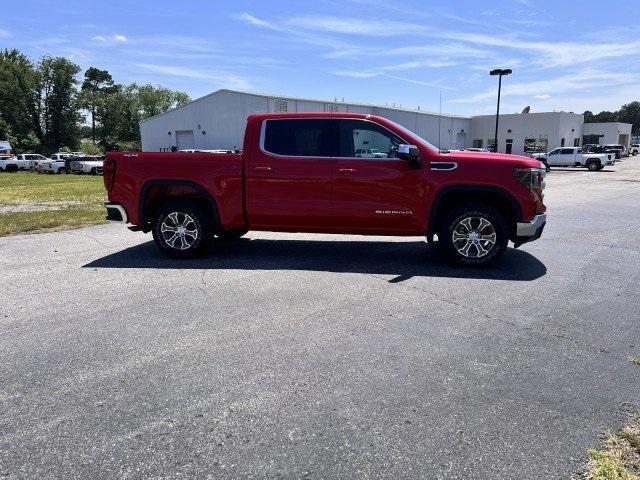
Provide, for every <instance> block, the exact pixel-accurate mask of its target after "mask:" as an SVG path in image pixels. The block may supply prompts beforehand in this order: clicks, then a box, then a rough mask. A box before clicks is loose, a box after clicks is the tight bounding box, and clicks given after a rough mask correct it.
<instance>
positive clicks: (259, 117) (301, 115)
mask: <svg viewBox="0 0 640 480" xmlns="http://www.w3.org/2000/svg"><path fill="white" fill-rule="evenodd" d="M247 118H248V119H256V120H265V119H270V118H375V119H381V120H385V119H384V118H383V117H380V116H378V115H371V114H368V113H351V112H278V113H257V114H254V115H249V117H247Z"/></svg>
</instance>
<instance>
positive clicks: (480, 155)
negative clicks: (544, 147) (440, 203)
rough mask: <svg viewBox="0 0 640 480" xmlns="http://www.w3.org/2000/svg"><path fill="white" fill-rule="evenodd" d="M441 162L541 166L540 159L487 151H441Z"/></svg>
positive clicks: (525, 166)
mask: <svg viewBox="0 0 640 480" xmlns="http://www.w3.org/2000/svg"><path fill="white" fill-rule="evenodd" d="M434 161H439V162H447V161H454V162H459V163H479V164H487V165H495V164H496V163H499V164H501V165H502V164H508V165H512V166H513V167H524V168H527V167H530V168H539V167H540V164H541V162H540V160H536V159H534V158H530V157H523V156H521V155H507V154H505V153H487V152H464V151H463V152H451V153H441V154H440V156H439V158H438V160H434Z"/></svg>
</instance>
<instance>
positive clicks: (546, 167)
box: [542, 160, 551, 172]
mask: <svg viewBox="0 0 640 480" xmlns="http://www.w3.org/2000/svg"><path fill="white" fill-rule="evenodd" d="M542 163H543V165H544V168H545V169H546V170H547V172H550V171H551V167H550V166H549V164H548V163H547V161H546V160H543V161H542Z"/></svg>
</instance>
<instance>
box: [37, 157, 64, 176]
mask: <svg viewBox="0 0 640 480" xmlns="http://www.w3.org/2000/svg"><path fill="white" fill-rule="evenodd" d="M52 157H53V158H50V159H47V160H43V161H41V162H40V163H39V165H38V171H39V172H40V173H64V168H65V163H64V160H65V159H64V157H63V156H60V155H58V154H55V155H53V156H52Z"/></svg>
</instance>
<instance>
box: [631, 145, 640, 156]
mask: <svg viewBox="0 0 640 480" xmlns="http://www.w3.org/2000/svg"><path fill="white" fill-rule="evenodd" d="M638 153H640V143H633V144H631V145H630V146H629V154H630V155H633V156H634V157H635V156H636V155H638Z"/></svg>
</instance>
